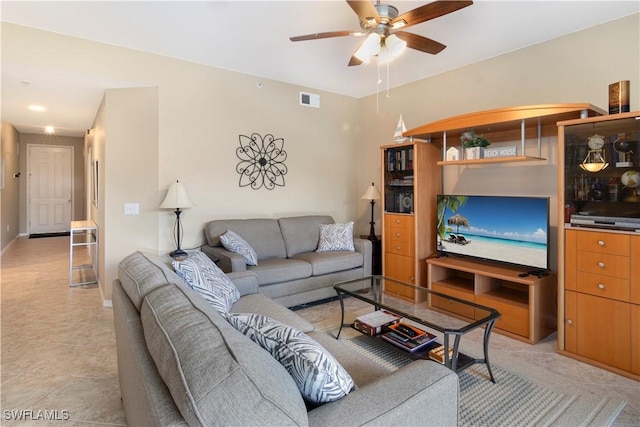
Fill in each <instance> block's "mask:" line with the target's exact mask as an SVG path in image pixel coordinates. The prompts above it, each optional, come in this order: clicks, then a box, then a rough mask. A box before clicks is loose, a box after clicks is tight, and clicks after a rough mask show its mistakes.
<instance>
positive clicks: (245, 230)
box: [204, 218, 287, 260]
mask: <svg viewBox="0 0 640 427" xmlns="http://www.w3.org/2000/svg"><path fill="white" fill-rule="evenodd" d="M227 230H233V231H234V232H235V233H236V234H238V235H239V236H240V237H242V238H243V239H244V240H245V241H246V242H247V243H248V244H249V245H251V247H252V248H253V249H254V250H255V251H256V254H257V255H258V260H262V259H270V258H286V256H287V252H286V250H285V248H284V240H282V233H281V232H280V225H278V221H277V220H275V219H266V218H265V219H218V220H214V221H209V222H208V223H207V225H206V226H205V228H204V232H205V236H206V237H207V242H208V243H209V244H210V245H211V246H222V243H221V242H220V236H221V235H222V234H224V233H226V232H227Z"/></svg>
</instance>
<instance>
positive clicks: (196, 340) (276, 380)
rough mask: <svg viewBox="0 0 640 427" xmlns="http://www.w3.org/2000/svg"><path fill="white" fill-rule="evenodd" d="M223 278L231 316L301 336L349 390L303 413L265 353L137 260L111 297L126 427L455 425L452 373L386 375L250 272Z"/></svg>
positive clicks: (128, 264)
mask: <svg viewBox="0 0 640 427" xmlns="http://www.w3.org/2000/svg"><path fill="white" fill-rule="evenodd" d="M228 276H229V277H230V278H231V279H232V280H233V282H234V284H235V285H236V286H237V288H238V289H239V291H240V294H241V295H242V296H241V298H240V299H239V300H238V301H237V302H236V303H235V304H234V305H233V307H232V310H231V311H232V312H235V313H259V314H263V315H266V316H269V317H271V318H273V319H276V320H278V321H280V322H282V323H284V324H287V325H290V326H293V327H295V328H297V329H299V330H301V331H303V332H305V333H306V334H307V335H308V336H310V337H312V338H313V339H315V340H316V341H317V342H319V343H320V344H321V345H322V346H323V347H324V348H325V349H326V350H327V351H329V352H330V353H331V354H332V355H333V356H334V357H335V359H336V360H337V361H338V362H339V363H340V364H341V365H342V366H343V367H344V368H345V369H346V370H347V372H348V373H349V374H350V375H351V377H352V378H353V380H354V382H355V384H356V389H355V390H353V391H351V392H350V393H349V394H348V395H347V396H346V397H343V398H341V399H340V400H337V401H334V402H330V403H325V404H323V405H321V406H318V407H314V408H311V407H309V406H308V405H305V402H304V401H303V399H302V397H301V395H300V392H299V391H298V388H297V387H296V385H295V383H294V382H293V380H292V377H291V376H290V375H289V373H288V372H287V371H286V370H285V369H284V368H283V366H282V365H280V363H279V362H277V361H276V359H274V358H273V357H272V356H271V354H269V353H268V352H267V351H265V350H263V349H262V347H260V346H259V345H258V344H256V343H254V342H253V341H251V340H250V339H249V338H247V336H245V335H243V334H242V333H240V332H239V331H238V330H236V329H235V328H233V327H232V326H231V325H230V324H229V322H228V321H227V320H226V319H225V318H224V317H223V316H222V315H220V314H219V313H218V312H217V311H216V310H215V309H213V308H212V306H211V305H210V304H208V303H207V302H206V300H205V299H204V298H202V297H201V296H200V295H199V294H197V293H196V292H195V291H193V290H192V289H191V288H189V287H188V286H187V285H186V284H185V283H184V282H183V281H182V279H181V278H180V277H179V276H178V275H177V274H176V273H175V272H174V271H173V270H172V268H171V267H169V264H168V263H167V261H166V260H164V259H161V258H158V257H152V256H148V255H144V254H142V253H140V252H136V253H133V254H131V255H129V256H128V257H126V258H125V259H124V260H122V262H121V263H120V265H119V276H118V277H119V279H118V280H116V281H115V283H114V289H113V308H114V323H115V334H116V344H117V360H118V374H119V380H120V390H121V396H122V400H123V404H124V409H125V415H126V419H127V424H128V425H130V426H187V425H202V426H214V425H224V426H284V425H323V426H348V425H389V426H391V425H393V426H397V425H434V426H447V425H451V426H453V425H457V423H458V378H457V376H456V374H454V373H453V372H452V371H450V370H448V369H446V368H444V367H443V366H441V365H439V364H437V363H435V362H431V361H415V362H413V363H411V364H409V365H407V366H405V367H403V368H401V369H398V370H396V371H389V370H388V369H387V368H385V367H383V366H382V365H380V364H378V363H375V362H373V361H372V360H371V359H369V358H367V357H366V356H363V355H362V354H360V353H357V352H355V351H353V350H352V349H350V348H349V347H347V346H345V345H344V343H342V342H341V341H339V340H336V339H334V338H333V337H331V336H329V335H328V334H325V333H320V332H316V331H314V327H313V325H311V324H310V323H308V322H307V321H306V320H304V319H303V318H301V317H300V316H298V315H297V314H296V313H294V312H293V311H290V310H288V309H287V308H285V307H283V306H282V305H280V304H278V303H276V302H274V301H273V300H271V299H270V298H268V297H266V296H265V295H263V294H261V293H258V292H257V291H258V284H257V282H256V277H255V275H254V274H251V273H247V272H244V273H232V274H229V275H228Z"/></svg>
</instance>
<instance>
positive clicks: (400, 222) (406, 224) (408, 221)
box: [386, 214, 413, 229]
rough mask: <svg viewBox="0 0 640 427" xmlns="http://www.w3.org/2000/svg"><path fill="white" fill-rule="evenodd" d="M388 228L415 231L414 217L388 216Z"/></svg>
mask: <svg viewBox="0 0 640 427" xmlns="http://www.w3.org/2000/svg"><path fill="white" fill-rule="evenodd" d="M386 218H387V227H397V228H408V229H413V216H411V215H388V214H387V215H386Z"/></svg>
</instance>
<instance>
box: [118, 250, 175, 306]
mask: <svg viewBox="0 0 640 427" xmlns="http://www.w3.org/2000/svg"><path fill="white" fill-rule="evenodd" d="M170 262H171V261H169V260H164V259H162V258H160V257H157V256H153V255H146V254H143V253H142V252H134V253H132V254H130V255H128V256H127V257H125V258H124V259H123V260H122V261H120V264H118V279H120V283H122V288H123V289H124V291H125V292H126V293H127V295H128V296H129V298H130V299H131V302H133V304H134V305H135V306H136V308H137V309H138V311H139V310H140V306H141V305H142V299H143V298H144V297H145V295H147V294H148V293H149V292H151V291H153V290H154V289H157V288H159V287H161V286H165V285H167V284H169V283H181V284H184V281H183V280H182V278H181V277H180V276H178V275H177V274H176V272H175V271H173V270H172V269H171V267H170V265H171V264H170Z"/></svg>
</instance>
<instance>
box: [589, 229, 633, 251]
mask: <svg viewBox="0 0 640 427" xmlns="http://www.w3.org/2000/svg"><path fill="white" fill-rule="evenodd" d="M630 245H631V236H628V235H625V234H613V233H600V232H582V233H578V248H580V250H581V251H588V252H597V253H601V254H611V255H623V256H629V253H630V249H629V248H630Z"/></svg>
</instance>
